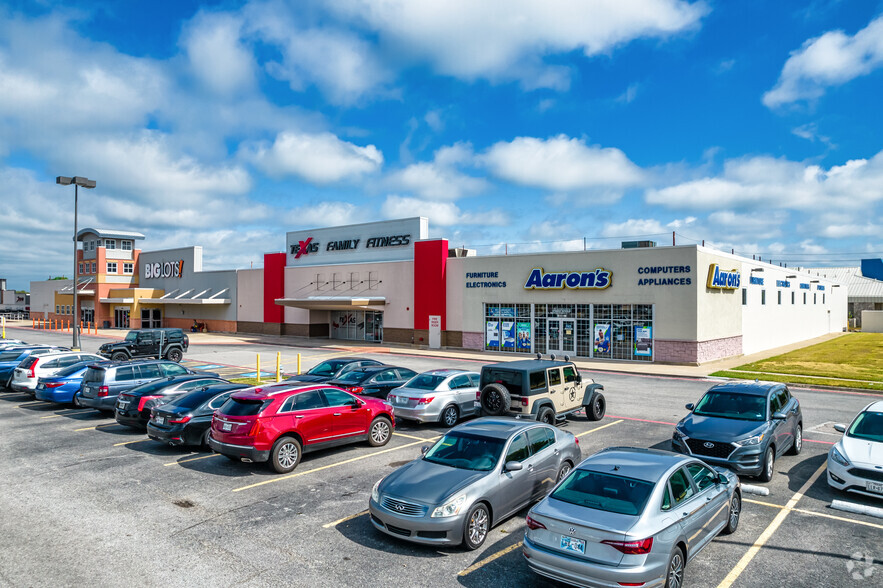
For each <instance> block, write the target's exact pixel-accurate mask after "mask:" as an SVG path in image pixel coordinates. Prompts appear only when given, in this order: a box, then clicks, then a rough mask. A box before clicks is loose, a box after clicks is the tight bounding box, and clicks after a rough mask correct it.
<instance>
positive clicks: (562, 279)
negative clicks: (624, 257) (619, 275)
mask: <svg viewBox="0 0 883 588" xmlns="http://www.w3.org/2000/svg"><path fill="white" fill-rule="evenodd" d="M612 284H613V272H611V271H608V270H606V269H604V268H602V267H599V268H596V269H595V270H593V271H589V272H549V273H546V272H544V271H543V268H541V267H535V268H533V269H532V270H531V271H530V275H528V277H527V281H526V282H525V283H524V289H525V290H563V289H564V288H570V289H571V290H604V289H606V288H609V287H610V286H611V285H612Z"/></svg>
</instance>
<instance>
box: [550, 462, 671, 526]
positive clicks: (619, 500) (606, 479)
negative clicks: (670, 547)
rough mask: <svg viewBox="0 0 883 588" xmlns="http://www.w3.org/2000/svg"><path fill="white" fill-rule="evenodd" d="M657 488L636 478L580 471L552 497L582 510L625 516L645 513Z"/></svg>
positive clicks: (573, 474)
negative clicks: (582, 507) (581, 507)
mask: <svg viewBox="0 0 883 588" xmlns="http://www.w3.org/2000/svg"><path fill="white" fill-rule="evenodd" d="M653 486H654V484H653V483H652V482H645V481H643V480H635V479H634V478H626V477H623V476H614V475H612V474H602V473H600V472H593V471H590V470H576V471H574V472H573V473H572V474H570V476H569V477H568V478H567V479H566V480H564V482H562V483H561V484H560V485H559V486H558V488H556V489H555V491H554V492H552V494H551V497H552V498H554V499H555V500H560V501H562V502H569V503H570V504H576V505H578V506H584V507H586V508H592V509H595V510H603V511H605V512H613V513H617V514H624V515H639V514H641V513H642V512H644V507H645V506H647V501H648V500H649V499H650V493H651V492H652V491H653Z"/></svg>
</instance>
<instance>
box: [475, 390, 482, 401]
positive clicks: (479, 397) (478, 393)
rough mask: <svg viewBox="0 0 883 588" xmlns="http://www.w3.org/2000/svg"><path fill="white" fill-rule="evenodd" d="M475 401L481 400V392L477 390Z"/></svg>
mask: <svg viewBox="0 0 883 588" xmlns="http://www.w3.org/2000/svg"><path fill="white" fill-rule="evenodd" d="M475 401H476V402H481V392H476V393H475Z"/></svg>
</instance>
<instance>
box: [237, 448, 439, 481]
mask: <svg viewBox="0 0 883 588" xmlns="http://www.w3.org/2000/svg"><path fill="white" fill-rule="evenodd" d="M436 439H438V437H435V438H434V439H425V440H423V441H415V442H413V443H406V444H404V445H399V446H398V447H390V448H389V449H384V450H383V451H375V452H373V453H367V454H365V455H360V456H359V457H354V458H352V459H346V460H344V461H339V462H337V463H332V464H328V465H326V466H321V467H318V468H313V469H311V470H306V471H303V472H297V473H296V474H288V475H287V476H280V477H278V478H270V479H269V480H264V481H263V482H258V483H257V484H249V485H248V486H242V487H240V488H234V489H233V492H241V491H243V490H250V489H251V488H257V487H258V486H263V485H265V484H274V483H276V482H281V481H283V480H288V479H290V478H297V477H298V476H306V475H307V474H312V473H313V472H318V471H321V470H327V469H329V468H336V467H337V466H342V465H346V464H348V463H353V462H354V461H360V460H362V459H368V458H369V457H374V456H375V455H383V454H384V453H389V452H390V451H398V450H399V449H405V448H408V447H413V446H414V445H420V444H421V443H426V442H427V441H435V440H436Z"/></svg>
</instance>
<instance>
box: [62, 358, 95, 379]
mask: <svg viewBox="0 0 883 588" xmlns="http://www.w3.org/2000/svg"><path fill="white" fill-rule="evenodd" d="M88 365H89V362H88V361H81V362H80V363H75V364H74V365H69V366H67V367H66V368H62V369H60V370H58V371H57V372H55V375H56V376H57V377H60V378H66V377H68V376H73V375H74V374H76V373H77V372H84V371H86V367H87V366H88Z"/></svg>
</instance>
